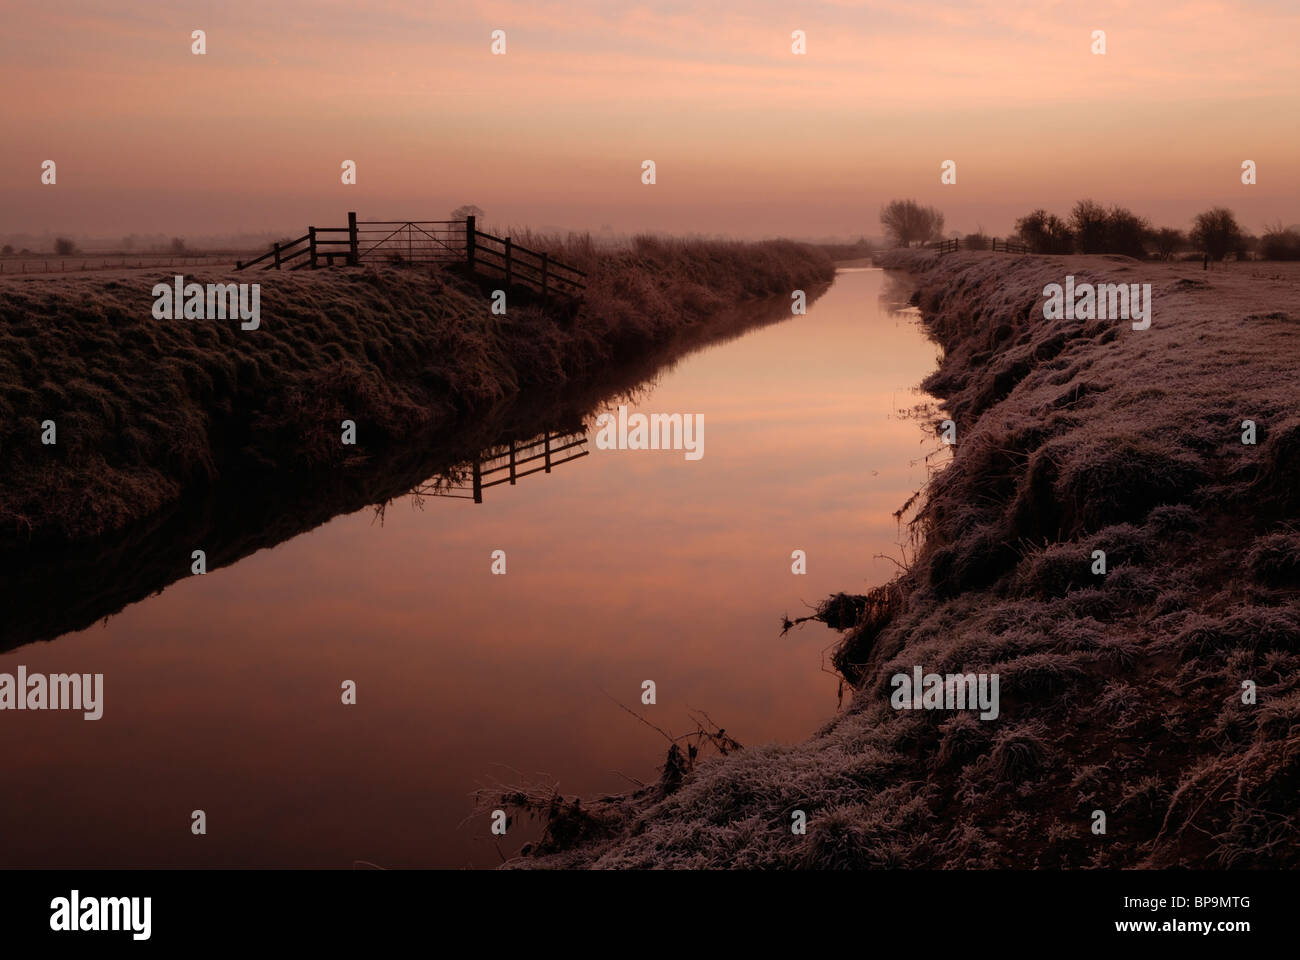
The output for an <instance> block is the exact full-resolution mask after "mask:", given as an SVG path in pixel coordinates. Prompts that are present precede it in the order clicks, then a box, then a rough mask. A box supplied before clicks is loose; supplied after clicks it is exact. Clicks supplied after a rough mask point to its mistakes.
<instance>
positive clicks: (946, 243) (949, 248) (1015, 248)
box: [925, 237, 1029, 254]
mask: <svg viewBox="0 0 1300 960" xmlns="http://www.w3.org/2000/svg"><path fill="white" fill-rule="evenodd" d="M925 246H926V249H927V250H934V251H937V252H938V253H940V254H945V253H956V252H957V251H958V250H960V249H961V239H960V238H959V237H950V238H949V239H947V240H935V241H932V242H930V243H927V244H926V245H925ZM970 249H972V250H978V249H983V248H982V247H971V248H970ZM992 249H993V252H994V253H999V252H1000V253H1028V252H1029V247H1028V246H1026V245H1025V244H1024V243H1022V242H1021V241H1019V240H1005V239H1001V238H999V237H994V238H993V248H992Z"/></svg>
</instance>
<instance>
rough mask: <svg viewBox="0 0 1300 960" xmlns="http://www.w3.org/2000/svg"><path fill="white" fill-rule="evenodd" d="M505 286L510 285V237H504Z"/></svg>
mask: <svg viewBox="0 0 1300 960" xmlns="http://www.w3.org/2000/svg"><path fill="white" fill-rule="evenodd" d="M506 286H507V287H509V286H510V238H509V237H506Z"/></svg>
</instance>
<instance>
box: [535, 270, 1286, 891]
mask: <svg viewBox="0 0 1300 960" xmlns="http://www.w3.org/2000/svg"><path fill="white" fill-rule="evenodd" d="M885 263H886V265H888V266H892V267H894V268H898V269H905V270H908V271H910V272H912V273H913V274H914V275H915V281H914V282H915V284H916V286H917V287H918V296H917V300H918V302H919V303H920V305H921V307H922V309H923V311H924V312H925V315H926V318H927V322H928V324H929V326H930V328H931V330H932V331H933V333H934V335H935V337H936V338H937V339H938V340H939V341H940V343H941V344H942V346H943V348H944V359H943V361H942V363H941V365H940V367H939V369H938V370H937V371H936V372H935V373H934V374H933V375H932V376H931V377H930V378H928V380H927V381H926V383H925V386H926V388H927V389H928V390H930V391H931V392H932V393H935V394H937V395H939V396H941V397H942V398H943V399H944V400H945V405H946V408H947V410H948V411H949V415H950V416H951V417H952V418H953V419H954V421H955V422H956V424H957V428H958V434H957V436H958V441H957V446H956V451H955V456H954V458H953V461H952V464H951V465H950V466H949V467H948V468H947V469H946V470H945V471H943V472H942V473H940V474H938V475H937V477H936V478H935V480H934V482H933V483H932V484H931V485H930V487H929V489H928V490H927V491H926V499H925V503H924V507H923V509H922V510H921V512H920V515H919V517H918V533H919V534H921V536H922V538H923V546H922V548H921V550H920V552H919V553H918V555H917V556H916V558H915V559H914V562H913V563H911V565H910V567H909V569H908V570H907V571H906V573H905V574H904V575H902V576H901V577H900V578H899V579H898V580H897V581H896V582H895V584H894V585H893V592H892V593H891V595H890V598H889V602H887V603H881V602H875V603H872V604H863V605H862V609H863V610H864V611H870V615H869V616H866V615H864V617H863V621H862V622H861V623H859V624H858V625H857V626H854V627H852V628H850V629H849V630H848V631H847V633H846V636H845V640H844V645H843V647H842V648H841V650H840V652H839V654H838V655H837V663H839V664H841V665H851V666H852V668H853V669H852V675H853V676H854V678H855V679H857V680H858V681H859V682H860V686H859V689H858V691H857V694H856V696H855V698H854V702H853V704H852V706H851V708H850V710H849V711H848V712H847V714H846V715H844V716H843V717H840V718H837V719H836V720H835V721H834V722H832V723H831V724H829V725H828V726H827V727H826V728H825V729H823V730H822V731H820V732H819V733H818V734H817V735H816V736H815V737H814V738H813V739H811V740H809V741H807V742H806V743H803V744H800V745H798V746H768V747H753V746H751V747H749V748H748V749H746V750H744V751H742V752H740V753H734V754H731V755H729V756H727V757H720V758H713V759H711V760H707V761H704V762H702V763H701V764H700V765H699V766H698V767H697V769H696V770H695V771H694V773H693V775H692V776H690V777H688V778H687V779H686V780H685V781H684V782H683V783H682V784H681V785H680V786H679V787H677V788H676V789H672V790H665V789H664V788H663V786H662V785H661V786H659V787H657V788H647V789H646V790H643V791H641V792H639V793H638V794H636V795H634V796H632V797H629V798H624V799H623V800H620V801H615V802H606V803H598V804H584V806H583V809H581V810H579V809H578V808H576V807H568V806H565V805H563V804H561V805H559V806H558V807H557V810H556V814H555V818H556V822H557V829H556V830H554V831H553V834H552V835H553V836H554V837H555V838H556V839H555V842H553V843H551V844H549V845H544V846H543V848H542V850H541V851H540V852H541V853H543V854H547V855H549V856H546V857H543V858H542V859H541V860H540V861H539V860H532V861H520V862H518V865H526V864H527V863H541V864H544V865H552V866H554V865H596V866H602V867H618V866H637V867H650V866H674V867H701V866H750V867H755V866H761V867H774V866H778V867H779V866H785V867H798V866H804V867H818V868H842V867H897V866H906V867H921V868H954V867H957V868H960V867H1021V868H1023V867H1076V868H1077V867H1117V866H1155V867H1158V866H1172V865H1183V866H1194V867H1214V866H1236V867H1264V866H1268V867H1288V866H1290V867H1293V866H1295V865H1296V863H1297V861H1296V856H1297V854H1296V850H1297V849H1300V846H1298V845H1297V842H1296V841H1297V839H1300V827H1297V824H1296V821H1295V817H1294V797H1295V792H1296V789H1297V787H1298V786H1300V750H1297V746H1296V745H1297V743H1298V742H1300V691H1297V690H1296V688H1295V677H1296V675H1297V674H1298V673H1300V580H1298V579H1297V576H1298V575H1300V565H1298V564H1297V557H1300V533H1298V532H1297V531H1298V528H1300V522H1298V521H1300V516H1298V515H1300V498H1298V497H1297V495H1296V490H1297V489H1298V488H1297V486H1296V484H1295V482H1294V479H1293V478H1294V477H1295V475H1296V470H1297V468H1298V467H1300V442H1298V440H1297V438H1298V437H1300V420H1298V419H1297V415H1296V411H1295V400H1296V393H1295V387H1294V370H1295V369H1296V367H1297V365H1298V364H1300V325H1297V318H1300V284H1298V283H1297V279H1300V274H1298V273H1297V272H1296V271H1294V270H1292V269H1290V268H1282V269H1281V270H1279V268H1278V267H1277V266H1275V265H1269V266H1268V267H1264V268H1260V267H1256V266H1252V265H1248V264H1241V265H1239V266H1237V267H1236V269H1230V270H1222V271H1219V272H1216V273H1214V274H1212V275H1210V276H1208V277H1205V276H1202V275H1201V273H1200V271H1197V270H1193V269H1192V268H1190V267H1186V266H1172V265H1154V264H1139V263H1137V262H1136V261H1130V260H1127V259H1125V258H1109V257H1090V258H1070V259H1069V260H1063V259H1055V258H1047V257H1017V258H1012V257H997V256H993V255H990V254H960V255H954V256H949V257H946V258H943V259H942V260H941V259H940V258H938V257H936V256H933V255H927V254H916V253H912V252H900V253H898V254H895V255H893V256H892V257H890V258H888V259H887V260H886V261H885ZM1067 273H1072V274H1074V275H1075V276H1086V277H1089V278H1093V277H1095V278H1098V279H1104V280H1106V281H1111V282H1130V281H1137V280H1141V281H1142V282H1151V283H1152V284H1153V292H1154V307H1155V312H1154V319H1153V323H1152V326H1151V328H1150V329H1149V330H1145V331H1133V330H1131V329H1130V328H1129V325H1128V323H1127V322H1125V321H1119V322H1116V321H1105V322H1099V321H1073V322H1070V321H1067V322H1050V323H1049V322H1046V321H1044V319H1043V317H1042V314H1041V305H1040V304H1041V291H1042V289H1043V287H1044V285H1045V284H1048V283H1052V282H1060V281H1061V280H1062V279H1063V278H1064V276H1065V275H1066V274H1067ZM1244 420H1253V421H1254V422H1255V423H1256V425H1257V430H1258V437H1259V442H1258V443H1257V444H1254V445H1247V444H1243V443H1242V439H1241V438H1242V430H1243V425H1242V424H1243V421H1244ZM1287 478H1292V479H1291V480H1290V481H1289V482H1288V480H1287ZM1098 550H1100V551H1104V553H1105V555H1106V564H1107V567H1106V572H1105V573H1104V574H1097V573H1094V572H1093V565H1094V563H1095V562H1096V552H1095V551H1098ZM846 576H851V572H850V571H846ZM845 609H848V610H852V609H854V604H853V603H852V602H848V601H844V600H841V601H839V602H838V603H837V604H836V605H835V610H836V611H839V612H842V611H843V610H845ZM837 622H838V621H837ZM916 665H921V666H923V668H924V669H925V670H926V671H927V672H929V671H933V672H936V673H950V672H962V673H965V672H981V673H983V672H988V673H997V674H999V675H1000V677H1001V678H1002V688H1001V689H1002V704H1001V715H1000V717H999V719H998V720H997V721H996V722H981V721H979V720H976V719H974V718H973V717H972V716H971V715H969V714H967V713H960V712H957V713H953V712H945V711H942V710H935V711H916V712H914V711H896V710H894V709H893V708H892V707H891V706H890V702H889V699H890V698H889V693H890V686H889V680H890V677H891V676H892V675H894V674H895V673H909V672H910V671H911V670H912V669H913V668H914V667H915V666H916ZM1248 685H1249V686H1248ZM1249 689H1253V691H1254V694H1255V696H1254V699H1249V698H1247V699H1248V702H1243V693H1244V692H1246V691H1247V690H1249ZM796 810H802V811H804V813H805V814H806V816H807V822H808V832H807V835H806V836H804V835H798V834H793V833H792V831H791V823H792V814H793V812H794V811H796ZM1096 811H1101V812H1102V813H1104V814H1105V816H1106V820H1107V829H1106V833H1105V834H1096V833H1093V831H1092V827H1093V825H1094V823H1095V822H1096V820H1095V812H1096ZM575 820H576V821H577V822H574V821H575ZM561 838H567V840H568V842H563V841H562V839H561Z"/></svg>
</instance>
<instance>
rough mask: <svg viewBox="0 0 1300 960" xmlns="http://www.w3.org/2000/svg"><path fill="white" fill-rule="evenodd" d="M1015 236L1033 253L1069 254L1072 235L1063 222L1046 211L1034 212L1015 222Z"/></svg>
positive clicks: (1072, 239) (1072, 248) (1072, 244)
mask: <svg viewBox="0 0 1300 960" xmlns="http://www.w3.org/2000/svg"><path fill="white" fill-rule="evenodd" d="M1016 235H1017V236H1018V237H1020V239H1021V240H1023V241H1024V242H1025V244H1026V245H1027V246H1028V247H1029V249H1030V250H1031V251H1033V252H1034V253H1054V254H1062V253H1071V252H1073V250H1074V235H1073V234H1071V233H1070V228H1069V226H1068V225H1067V224H1066V222H1065V221H1064V220H1062V219H1061V218H1060V217H1058V216H1057V215H1056V214H1054V213H1048V212H1047V211H1046V210H1042V209H1039V210H1035V211H1033V212H1032V213H1030V214H1028V215H1026V216H1023V217H1021V218H1020V219H1019V220H1017V221H1016Z"/></svg>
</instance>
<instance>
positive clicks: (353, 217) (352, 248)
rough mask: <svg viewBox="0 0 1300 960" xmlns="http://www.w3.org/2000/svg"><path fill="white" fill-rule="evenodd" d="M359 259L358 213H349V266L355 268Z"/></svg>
mask: <svg viewBox="0 0 1300 960" xmlns="http://www.w3.org/2000/svg"><path fill="white" fill-rule="evenodd" d="M358 259H359V253H358V246H357V212H356V211H355V210H349V211H348V266H349V267H355V266H356V265H357V262H358Z"/></svg>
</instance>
